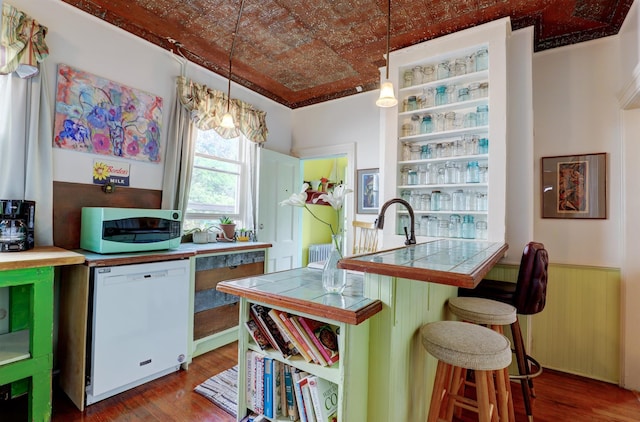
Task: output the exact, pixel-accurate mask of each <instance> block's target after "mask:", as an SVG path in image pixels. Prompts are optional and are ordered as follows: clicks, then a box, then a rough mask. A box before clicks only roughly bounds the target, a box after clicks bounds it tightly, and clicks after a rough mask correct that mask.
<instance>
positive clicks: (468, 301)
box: [449, 242, 549, 421]
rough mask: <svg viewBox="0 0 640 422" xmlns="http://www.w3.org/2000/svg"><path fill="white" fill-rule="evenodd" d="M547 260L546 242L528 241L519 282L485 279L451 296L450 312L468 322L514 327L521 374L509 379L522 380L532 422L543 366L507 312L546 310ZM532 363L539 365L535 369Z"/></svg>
mask: <svg viewBox="0 0 640 422" xmlns="http://www.w3.org/2000/svg"><path fill="white" fill-rule="evenodd" d="M548 263H549V256H548V254H547V251H546V250H545V248H544V245H543V244H542V243H538V242H529V243H527V245H526V246H525V248H524V250H523V252H522V259H521V261H520V269H519V272H518V280H517V282H516V283H509V282H501V281H495V280H482V281H481V282H480V283H479V285H478V287H476V288H475V289H462V288H461V289H458V297H457V298H451V299H449V309H450V310H451V312H452V313H453V314H454V315H456V316H458V317H459V318H461V319H463V320H465V321H469V322H473V323H476V324H482V325H489V326H491V327H492V328H494V329H495V330H497V331H498V332H500V333H502V326H503V325H509V326H510V327H511V337H512V339H513V347H514V352H515V355H516V361H517V364H518V373H519V374H518V375H512V376H511V377H510V378H511V379H519V380H520V384H521V386H522V396H523V402H524V407H525V411H526V413H527V417H528V419H529V421H533V409H532V400H531V399H532V398H533V397H535V392H534V390H533V378H535V377H537V376H538V375H540V374H541V373H542V366H541V365H540V364H539V363H538V362H537V361H536V360H535V359H534V358H532V357H531V356H529V355H527V353H526V350H525V347H524V340H523V338H522V331H521V329H520V323H519V321H518V318H517V317H516V318H515V320H514V321H512V322H508V321H509V319H510V317H509V316H508V315H507V314H509V313H510V312H511V309H515V311H516V313H517V314H520V315H532V314H536V313H538V312H541V311H542V310H543V309H544V306H545V303H546V293H547V267H548ZM531 365H533V367H535V368H536V371H535V372H533V370H532V366H531Z"/></svg>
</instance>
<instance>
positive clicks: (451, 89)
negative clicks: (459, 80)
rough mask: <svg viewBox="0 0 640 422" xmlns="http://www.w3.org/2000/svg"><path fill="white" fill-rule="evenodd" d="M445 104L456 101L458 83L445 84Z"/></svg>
mask: <svg viewBox="0 0 640 422" xmlns="http://www.w3.org/2000/svg"><path fill="white" fill-rule="evenodd" d="M446 92H447V104H453V103H455V102H456V101H458V85H453V84H451V85H447V91H446Z"/></svg>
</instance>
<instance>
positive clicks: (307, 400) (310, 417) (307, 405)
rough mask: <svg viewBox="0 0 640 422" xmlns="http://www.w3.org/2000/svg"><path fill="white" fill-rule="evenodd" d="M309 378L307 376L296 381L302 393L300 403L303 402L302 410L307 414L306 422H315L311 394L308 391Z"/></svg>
mask: <svg viewBox="0 0 640 422" xmlns="http://www.w3.org/2000/svg"><path fill="white" fill-rule="evenodd" d="M309 377H310V375H309V374H307V376H305V377H304V378H301V379H300V381H298V385H299V386H300V391H301V392H302V401H303V402H304V410H305V413H306V414H307V422H317V419H316V414H315V410H314V409H313V401H311V392H310V391H309Z"/></svg>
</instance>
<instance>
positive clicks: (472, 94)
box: [467, 82, 481, 100]
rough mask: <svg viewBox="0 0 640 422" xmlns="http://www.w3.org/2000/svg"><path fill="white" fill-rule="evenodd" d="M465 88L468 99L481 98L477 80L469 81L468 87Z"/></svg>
mask: <svg viewBox="0 0 640 422" xmlns="http://www.w3.org/2000/svg"><path fill="white" fill-rule="evenodd" d="M467 89H468V90H469V99H470V100H477V99H478V98H481V96H480V84H479V83H478V82H473V83H470V84H469V87H468V88H467Z"/></svg>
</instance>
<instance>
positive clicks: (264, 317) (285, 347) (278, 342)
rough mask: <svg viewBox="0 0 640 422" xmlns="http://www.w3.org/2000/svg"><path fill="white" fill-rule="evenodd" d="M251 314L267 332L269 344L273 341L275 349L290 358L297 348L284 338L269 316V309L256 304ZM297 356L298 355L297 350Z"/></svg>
mask: <svg viewBox="0 0 640 422" xmlns="http://www.w3.org/2000/svg"><path fill="white" fill-rule="evenodd" d="M250 314H251V315H252V316H254V320H255V321H256V322H257V323H258V324H260V326H262V328H263V329H264V330H265V331H266V335H267V338H268V339H269V342H270V343H271V342H272V341H273V343H272V346H273V347H274V349H276V350H277V351H279V352H280V353H281V354H282V356H283V357H285V358H288V357H290V356H291V355H292V353H293V349H295V347H293V345H291V343H290V342H288V341H285V339H284V338H283V337H282V334H280V330H279V329H278V326H277V325H276V323H275V321H274V320H273V319H272V318H271V317H270V316H269V308H266V307H264V306H262V305H258V304H257V303H254V304H252V305H251V306H250ZM295 354H297V350H296V353H295Z"/></svg>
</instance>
